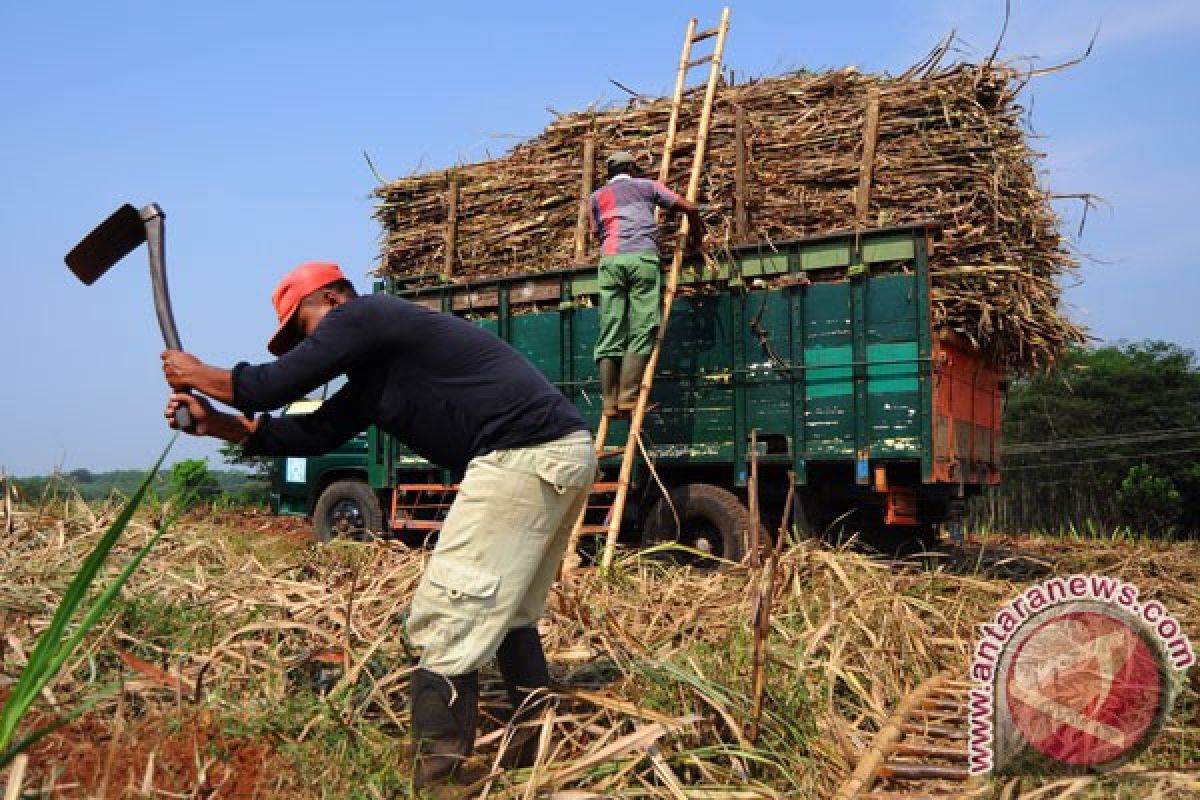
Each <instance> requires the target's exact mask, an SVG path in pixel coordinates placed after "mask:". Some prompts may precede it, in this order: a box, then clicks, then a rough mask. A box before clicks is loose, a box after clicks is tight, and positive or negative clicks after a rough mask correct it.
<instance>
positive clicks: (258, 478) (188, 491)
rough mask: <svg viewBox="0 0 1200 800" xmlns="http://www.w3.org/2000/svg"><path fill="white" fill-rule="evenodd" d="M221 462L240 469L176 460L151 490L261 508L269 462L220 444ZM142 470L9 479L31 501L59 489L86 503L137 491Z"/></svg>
mask: <svg viewBox="0 0 1200 800" xmlns="http://www.w3.org/2000/svg"><path fill="white" fill-rule="evenodd" d="M221 456H222V460H223V461H224V462H225V463H226V464H227V465H229V466H231V467H239V468H240V469H216V468H213V467H210V466H209V463H208V459H207V458H191V459H185V460H183V461H178V462H176V463H175V464H173V465H172V466H171V467H170V468H169V469H163V470H160V471H159V472H158V474H157V475H156V476H155V477H154V481H153V482H152V484H151V489H150V490H151V492H153V493H154V494H155V495H156V496H158V497H171V496H175V497H178V498H181V499H183V500H184V501H185V502H186V503H187V504H188V505H201V504H203V505H210V506H219V507H225V508H266V507H267V506H268V504H269V502H270V491H271V470H272V460H271V459H269V458H254V457H246V456H243V455H242V453H241V449H240V448H239V447H238V446H237V445H233V444H229V445H225V446H224V447H222V448H221ZM144 477H145V472H143V471H142V470H136V469H122V470H110V471H107V472H93V471H91V470H89V469H87V468H79V469H73V470H70V471H66V472H55V473H53V474H51V475H35V476H31V477H27V478H15V479H13V483H14V484H15V485H16V487H17V490H18V491H19V492H20V493H21V494H22V495H23V496H24V497H25V498H27V499H30V500H37V499H39V498H42V497H47V496H54V495H57V494H61V493H63V492H71V493H77V494H78V495H79V496H80V497H81V498H83V499H84V500H86V501H88V502H99V501H104V500H108V499H111V498H113V497H114V496H116V497H129V496H130V495H131V494H132V493H133V492H134V491H136V490H137V488H138V486H139V485H140V484H141V482H142V479H143V478H144Z"/></svg>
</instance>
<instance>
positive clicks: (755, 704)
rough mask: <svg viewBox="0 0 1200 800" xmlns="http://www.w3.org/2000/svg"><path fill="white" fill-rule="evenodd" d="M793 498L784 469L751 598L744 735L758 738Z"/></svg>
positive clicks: (792, 478) (793, 486)
mask: <svg viewBox="0 0 1200 800" xmlns="http://www.w3.org/2000/svg"><path fill="white" fill-rule="evenodd" d="M795 499H796V473H794V472H788V493H787V499H786V500H784V501H783V520H782V521H781V522H780V523H779V531H778V532H777V534H776V537H775V547H774V549H772V550H771V556H770V558H769V559H767V569H766V571H765V574H764V575H763V576H762V578H761V582H760V583H759V591H758V596H757V597H756V598H755V601H754V618H753V619H752V620H751V624H752V625H753V626H754V652H753V655H752V656H751V662H750V663H751V667H750V697H751V701H750V729H749V731H748V732H747V734H746V737H747V738H748V739H749V740H750V741H751V742H753V741H755V740H757V739H758V730H759V722H760V721H761V719H762V707H763V695H764V694H765V693H766V690H767V670H766V666H767V635H768V634H770V632H771V603H772V600H773V598H774V597H775V580H776V577H777V576H778V573H779V557H780V555H782V554H783V543H784V542H785V541H786V540H787V538H788V531H789V529H790V528H791V524H790V520H791V517H792V503H793V502H794V501H795Z"/></svg>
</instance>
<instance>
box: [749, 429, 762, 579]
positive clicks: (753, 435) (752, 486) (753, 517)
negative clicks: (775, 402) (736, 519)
mask: <svg viewBox="0 0 1200 800" xmlns="http://www.w3.org/2000/svg"><path fill="white" fill-rule="evenodd" d="M748 460H749V461H750V479H749V480H748V481H746V504H747V505H748V506H749V507H750V558H749V559H748V562H749V564H750V566H752V567H757V566H758V565H759V564H760V563H761V559H760V558H759V557H758V548H759V546H760V544H761V543H760V542H759V540H758V428H754V429H753V430H751V431H750V452H749V454H748Z"/></svg>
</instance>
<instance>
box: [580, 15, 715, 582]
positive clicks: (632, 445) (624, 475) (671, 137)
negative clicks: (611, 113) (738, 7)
mask: <svg viewBox="0 0 1200 800" xmlns="http://www.w3.org/2000/svg"><path fill="white" fill-rule="evenodd" d="M728 32H729V8H728V7H726V8H725V9H724V10H722V12H721V21H720V23H718V25H717V27H715V28H710V29H708V30H704V31H700V32H699V33H697V32H696V18H695V17H692V19H690V20H689V21H688V25H687V32H686V33H685V34H684V37H683V52H682V54H681V55H680V56H679V70H678V72H677V73H676V77H675V93H674V94H673V95H672V98H671V117H670V121H669V122H668V123H667V138H666V142H665V143H664V144H663V155H662V164H661V165H660V167H659V171H658V179H659V181H660V182H662V183H666V181H667V179H668V177H669V176H670V172H671V157H672V154H673V151H674V149H675V134H676V130H677V128H678V125H679V113H680V110H681V109H682V108H683V100H684V96H685V95H686V94H689V93H690V91H694V90H687V89H685V84H686V82H687V74H688V72H689V71H690V70H691V69H692V68H693V67H698V66H700V65H702V64H709V70H708V81H707V83H706V84H705V86H704V101H703V105H702V106H701V108H700V122H699V125H698V128H697V131H696V148H695V151H694V153H693V157H692V169H691V175H690V177H689V178H688V185H687V194H686V195H685V196H686V197H687V199H688V200H689V201H691V202H693V203H694V202H696V194H697V192H698V191H699V189H700V176H701V174H702V173H703V172H704V156H705V151H706V149H707V147H708V134H709V128H710V123H711V121H712V107H713V99H714V98H715V97H716V94H717V81H718V79H719V78H720V76H721V57H722V55H723V54H724V52H725V37H726V34H727V33H728ZM714 37H715V38H716V43H715V44H714V46H713V51H712V53H710V54H709V55H706V56H701V57H699V58H696V59H692V47H693V46H694V45H695V44H697V43H698V42H702V41H704V40H705V39H711V38H714ZM687 239H688V220H687V217H684V218H683V220H682V221H681V223H680V226H679V234H678V237H677V239H676V242H675V252H674V255H673V256H672V259H671V271H670V273H669V274H668V276H667V285H666V288H665V289H664V291H663V297H662V321H661V322H660V324H659V326H658V335H657V336H656V337H655V340H654V349H653V350H652V351H651V353H650V360H649V362H648V363H647V364H646V371H645V373H643V375H642V382H641V387H640V389H639V391H638V399H637V405H636V406H635V407H634V410H633V412H632V413H631V414H630V418H629V436H628V438H627V440H626V442H625V446H624V447H619V448H611V449H610V448H607V447H606V446H605V443H606V439H607V437H608V429H609V421H610V418H609V417H608V416H607V415H602V416H601V417H600V425H599V427H598V429H597V431H596V455H597V457H599V458H601V459H604V458H612V457H615V456H617V455H620V456H621V470H620V472H619V473H618V477H617V481H616V483H615V484H609V483H602V484H597V485H596V487H595V488H594V490H593V491H594V492H611V493H613V494H615V497H614V499H613V501H612V505H611V507H609V508H608V509H607V510H608V522H607V538H606V540H605V543H604V555H603V558H602V559H601V562H600V566H601V568H602V569H607V568H608V567H609V566H611V564H612V560H613V555H614V554H615V552H616V546H617V533H618V531H620V529H621V517H622V515H623V514H624V511H625V501H626V498H627V497H628V494H629V481H630V477H631V475H632V474H633V464H634V460H635V459H636V453H637V451H638V449H639V448H638V443H639V441H640V436H641V430H642V421H643V419H644V418H645V415H646V407H647V405H649V400H650V392H651V390H652V389H653V388H654V371H655V368H656V367H657V366H658V356H659V353H660V352H661V350H662V343H663V340H664V339H665V338H666V335H667V322H668V320H669V319H670V316H671V304H672V303H673V302H674V300H675V292H676V289H677V288H678V285H679V270H680V267H681V266H682V264H683V251H684V247H685V246H686V244H687ZM587 511H588V508H587V507H586V506H585V508H584V511H583V514H581V515H580V518H579V520H578V521H577V522H576V524H575V533H574V535H573V536H572V546H571V548H570V549H569V550H568V552H569V553H574V552H575V549H576V547H575V546H576V545H577V543H578V538H579V536H580V534H581V533H584V532H587V533H592V532H595V533H599V532H602V531H603V530H604V527H603V526H596V528H598V530H595V529H593V530H589V529H588V526H586V525H585V524H584V516H585V515H586V514H587Z"/></svg>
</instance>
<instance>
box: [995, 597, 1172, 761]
mask: <svg viewBox="0 0 1200 800" xmlns="http://www.w3.org/2000/svg"><path fill="white" fill-rule="evenodd" d="M1164 664H1165V659H1164V657H1163V654H1162V650H1161V647H1159V646H1158V645H1157V641H1156V640H1155V639H1154V638H1153V635H1152V634H1151V633H1150V632H1148V631H1146V630H1145V629H1144V628H1143V626H1142V625H1140V624H1139V623H1138V621H1137V620H1136V618H1134V617H1132V616H1130V615H1128V614H1126V613H1123V612H1121V611H1120V610H1118V609H1115V608H1113V607H1112V606H1111V605H1107V604H1103V603H1095V602H1082V603H1071V604H1067V605H1064V606H1062V607H1060V608H1056V609H1054V610H1052V611H1050V612H1049V613H1047V614H1043V615H1039V617H1037V618H1033V619H1030V620H1029V622H1028V624H1026V625H1024V626H1022V628H1021V629H1019V630H1018V631H1017V632H1016V633H1015V635H1014V636H1013V638H1012V640H1011V641H1010V642H1009V646H1008V647H1007V648H1006V652H1005V657H1004V658H1003V659H1002V663H1001V669H1000V672H999V675H1000V681H998V685H997V689H998V690H1000V691H999V692H998V696H997V700H998V701H1000V702H998V703H997V708H996V711H997V720H996V721H997V723H998V726H997V733H998V734H1000V736H998V740H1001V741H1004V742H1005V744H1006V746H1004V747H1003V748H1002V749H1003V750H1005V751H1007V753H1006V756H1007V757H1006V758H1003V759H1002V760H1003V761H1006V762H1008V766H1010V767H1012V766H1017V765H1022V766H1025V767H1032V766H1036V765H1038V764H1040V765H1041V766H1042V768H1044V769H1050V770H1052V771H1069V772H1093V771H1100V770H1103V769H1111V768H1112V767H1114V766H1116V765H1117V764H1119V763H1123V762H1124V761H1126V760H1128V759H1130V758H1132V757H1133V756H1135V755H1136V754H1137V753H1139V752H1141V751H1142V750H1143V749H1145V747H1146V746H1148V745H1149V743H1150V741H1151V740H1152V739H1153V738H1154V736H1155V735H1156V734H1157V733H1158V731H1159V729H1160V728H1161V726H1162V723H1163V720H1164V718H1165V716H1166V713H1167V711H1168V709H1169V708H1170V705H1171V699H1172V698H1171V694H1172V692H1171V685H1170V683H1169V675H1168V670H1167V669H1166V668H1165V666H1164ZM1047 762H1048V763H1047Z"/></svg>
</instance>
